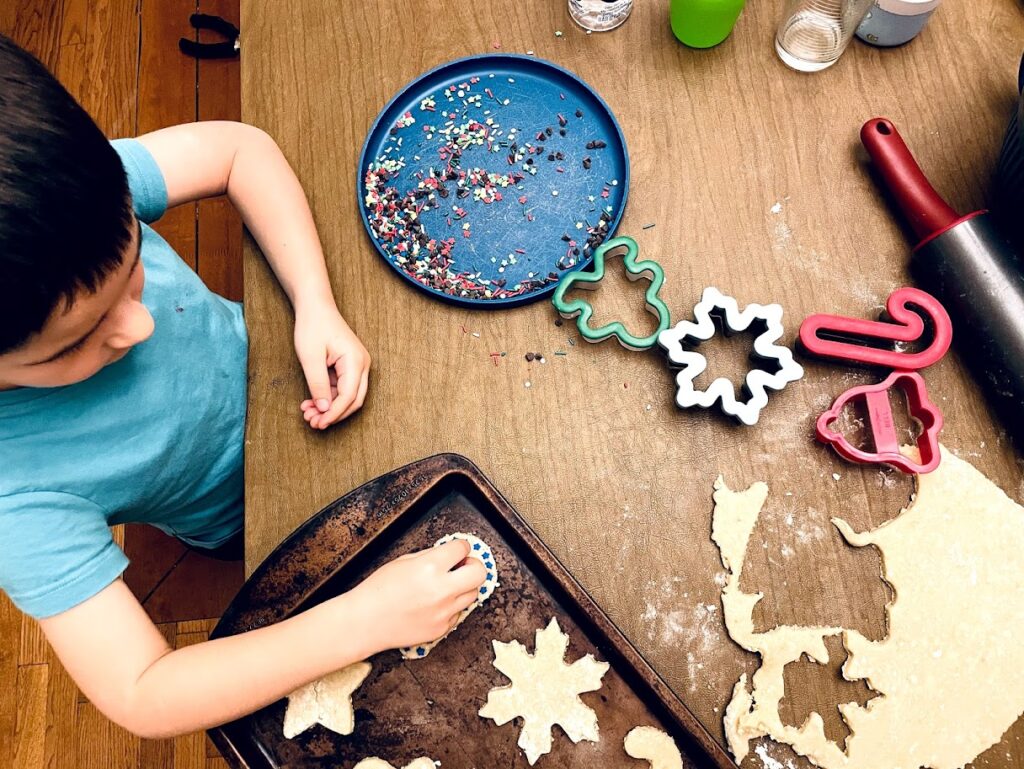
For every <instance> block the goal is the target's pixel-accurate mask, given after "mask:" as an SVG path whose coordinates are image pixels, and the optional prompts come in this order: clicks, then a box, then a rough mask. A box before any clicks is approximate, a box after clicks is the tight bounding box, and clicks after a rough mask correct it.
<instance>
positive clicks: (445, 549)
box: [423, 539, 469, 571]
mask: <svg viewBox="0 0 1024 769" xmlns="http://www.w3.org/2000/svg"><path fill="white" fill-rule="evenodd" d="M467 555H469V543H468V542H467V541H466V540H464V539H453V540H452V541H451V542H445V543H444V544H443V545H437V546H436V547H432V548H430V549H429V550H424V551H423V557H424V558H426V559H428V560H430V561H431V563H434V564H436V565H437V566H438V567H440V568H443V569H444V570H445V571H450V570H451V569H453V568H454V567H455V566H457V565H458V564H460V563H461V562H462V561H463V560H465V558H466V556H467Z"/></svg>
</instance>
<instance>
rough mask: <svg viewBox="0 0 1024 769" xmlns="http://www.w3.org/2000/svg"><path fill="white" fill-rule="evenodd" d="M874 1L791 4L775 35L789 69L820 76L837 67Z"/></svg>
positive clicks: (804, 0)
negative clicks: (824, 71)
mask: <svg viewBox="0 0 1024 769" xmlns="http://www.w3.org/2000/svg"><path fill="white" fill-rule="evenodd" d="M873 3H874V0H790V2H789V3H787V6H786V14H785V16H783V17H782V23H781V24H779V29H778V31H777V32H776V33H775V50H776V52H777V53H778V54H779V58H780V59H782V61H783V62H785V64H786V65H787V66H789V67H792V68H793V69H795V70H799V71H801V72H817V71H819V70H822V69H825V68H826V67H830V66H832V65H833V64H835V63H836V61H837V60H838V59H839V57H840V56H841V55H842V53H843V51H845V50H846V46H848V45H849V44H850V39H851V38H852V37H853V33H854V32H855V31H856V30H857V26H858V25H859V24H860V22H861V19H863V18H864V15H865V14H866V13H867V12H868V11H869V10H870V9H871V6H872V4H873Z"/></svg>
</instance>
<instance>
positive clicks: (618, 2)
mask: <svg viewBox="0 0 1024 769" xmlns="http://www.w3.org/2000/svg"><path fill="white" fill-rule="evenodd" d="M632 10H633V0H569V15H570V16H572V20H573V21H575V22H576V23H577V24H579V25H580V26H581V27H583V29H585V30H587V31H588V32H607V31H608V30H610V29H615V28H616V27H617V26H619V25H620V24H622V22H624V21H625V20H626V19H627V18H629V13H630V11H632Z"/></svg>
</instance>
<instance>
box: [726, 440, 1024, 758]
mask: <svg viewBox="0 0 1024 769" xmlns="http://www.w3.org/2000/svg"><path fill="white" fill-rule="evenodd" d="M767 496H768V487H767V486H766V485H765V484H764V483H755V484H754V485H753V486H751V487H750V488H748V489H746V490H745V491H740V492H736V491H732V490H730V489H729V488H728V487H727V486H726V485H725V482H724V481H723V480H722V478H721V477H719V479H718V481H716V483H715V495H714V497H715V513H714V520H713V523H712V533H711V536H712V539H713V540H714V541H715V544H716V545H718V548H719V550H720V551H721V556H722V563H723V565H724V566H725V568H726V569H727V570H728V579H727V583H726V585H725V587H724V588H723V590H722V607H723V613H724V615H725V622H726V627H727V628H728V630H729V635H731V636H732V638H733V639H734V640H735V641H736V642H737V643H738V644H740V645H741V646H742V647H743V648H745V649H747V650H749V651H752V652H757V653H758V654H760V655H761V666H760V668H759V669H758V670H757V671H756V672H755V673H754V675H753V678H752V680H751V683H752V690H748V686H747V677H746V674H744V675H743V676H741V677H740V680H739V681H738V682H737V683H736V686H735V688H734V690H733V696H732V700H731V701H730V703H729V705H728V707H727V709H726V713H725V732H726V737H727V738H728V741H729V747H730V749H731V750H732V752H733V754H734V755H735V756H736V758H737V760H742V759H743V757H744V756H746V755H747V751H748V741H749V740H752V739H756V738H758V737H761V736H768V737H771V738H772V739H774V740H777V741H778V742H783V743H786V744H788V745H790V746H792V747H793V749H794V750H796V752H798V753H800V754H801V755H804V756H807V757H808V758H809V759H810V760H811V761H813V762H814V763H815V764H817V765H819V766H822V767H826V769H919V768H920V767H930V768H931V769H954V768H955V767H962V766H964V764H966V763H968V762H969V761H971V760H972V759H974V758H975V757H976V756H978V755H979V754H980V753H981V752H982V751H984V750H985V749H986V748H989V747H991V746H992V745H994V744H996V743H997V742H998V741H999V739H1000V737H1001V736H1002V734H1003V733H1004V732H1005V731H1006V730H1007V729H1008V728H1009V727H1010V726H1011V725H1012V724H1013V723H1014V721H1016V719H1017V718H1018V716H1019V715H1020V714H1021V713H1022V712H1024V644H1022V643H1021V638H1022V637H1024V609H1022V608H1021V607H1022V601H1024V508H1022V507H1021V506H1020V505H1019V504H1017V503H1016V502H1014V501H1013V500H1012V499H1010V498H1009V497H1008V496H1007V495H1006V494H1004V493H1003V492H1002V491H1001V490H1000V489H999V488H998V487H997V486H996V485H995V484H994V483H992V482H991V481H990V480H989V479H988V478H986V477H985V476H984V475H982V474H981V473H980V472H979V471H978V470H977V469H975V468H974V467H973V466H972V465H970V464H969V463H967V462H965V461H963V460H961V459H959V458H958V457H956V456H954V455H953V454H951V453H949V452H948V451H946V450H945V449H943V451H942V462H941V464H940V465H939V467H938V469H937V470H935V471H934V472H932V473H929V474H927V475H922V476H918V477H917V493H916V495H915V498H914V499H913V501H912V502H911V504H910V505H909V506H908V507H906V508H904V509H903V510H902V511H901V512H900V515H899V516H898V517H897V518H894V519H893V520H891V521H889V522H887V523H885V524H883V525H882V526H879V527H878V528H877V529H874V530H873V531H868V532H864V533H857V532H855V531H853V530H852V529H851V528H850V526H849V525H848V524H847V523H846V522H845V521H842V520H839V519H833V523H834V524H835V526H836V527H837V528H838V529H839V531H840V532H841V533H842V535H843V537H844V538H845V539H846V540H847V541H848V542H849V543H850V544H851V545H854V546H856V547H863V546H865V545H874V546H876V547H877V548H878V549H879V551H880V552H881V556H882V577H883V579H885V580H886V582H888V583H889V584H890V585H891V586H892V588H893V591H894V594H895V600H894V601H893V602H892V603H891V604H889V606H888V607H887V619H888V634H887V636H886V637H885V638H884V639H882V640H881V641H870V640H868V639H867V638H865V637H864V636H862V635H861V634H860V633H858V632H857V631H856V630H848V629H845V628H840V627H796V626H788V625H780V626H778V627H776V628H773V629H771V630H768V631H766V632H764V633H758V632H755V631H754V621H753V611H754V607H755V606H756V605H757V603H758V601H760V600H761V598H762V595H761V594H760V593H758V594H754V595H750V594H747V593H744V592H742V591H741V590H740V576H741V574H742V571H743V560H744V556H745V554H746V551H747V544H748V541H749V539H750V535H751V533H752V532H753V530H754V526H755V524H756V523H757V517H758V514H759V513H760V511H761V507H762V505H763V504H764V502H765V500H766V499H767ZM837 634H840V635H841V636H842V639H843V644H844V646H845V648H846V651H847V653H848V658H847V660H846V663H845V664H844V665H843V676H844V677H845V678H846V679H847V680H850V681H855V680H858V679H863V680H865V681H866V683H867V684H868V686H870V687H871V689H872V690H873V691H875V692H876V693H877V694H878V696H876V697H874V698H873V699H871V700H869V701H868V702H867V704H866V706H864V707H862V706H860V705H858V704H857V703H847V704H845V705H840V706H839V710H840V712H841V714H842V716H843V719H844V720H845V721H846V724H847V726H849V728H850V731H851V732H852V734H851V735H850V736H849V737H848V738H847V741H846V746H845V747H846V750H845V751H844V750H843V747H842V746H840V745H837V744H836V743H834V742H831V741H830V740H828V739H827V738H826V737H825V733H824V726H823V723H822V720H821V717H820V716H819V715H818V714H817V713H812V714H811V715H810V716H809V717H808V718H807V720H806V721H805V722H804V723H803V724H802V725H801V726H800V727H794V726H790V725H786V724H783V723H782V721H781V719H780V717H779V701H780V700H781V699H782V696H783V693H784V683H783V670H784V668H785V666H786V665H787V664H788V663H790V662H795V661H797V660H799V659H800V657H801V655H804V654H806V655H808V656H809V657H811V658H812V659H814V660H817V661H818V662H821V663H826V662H827V661H828V652H827V651H826V648H825V643H824V639H825V638H827V637H829V636H833V635H837Z"/></svg>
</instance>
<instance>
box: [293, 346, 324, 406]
mask: <svg viewBox="0 0 1024 769" xmlns="http://www.w3.org/2000/svg"><path fill="white" fill-rule="evenodd" d="M299 364H300V365H301V366H302V373H303V374H304V375H305V377H306V384H307V385H308V386H309V394H310V396H311V397H310V400H312V401H313V405H314V406H315V407H316V408H317V410H318V411H320V412H325V411H327V409H328V408H330V405H331V380H330V377H329V376H328V374H327V361H326V358H324V357H322V353H321V354H317V353H305V354H303V353H301V352H300V353H299Z"/></svg>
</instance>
